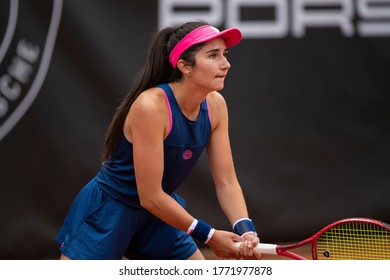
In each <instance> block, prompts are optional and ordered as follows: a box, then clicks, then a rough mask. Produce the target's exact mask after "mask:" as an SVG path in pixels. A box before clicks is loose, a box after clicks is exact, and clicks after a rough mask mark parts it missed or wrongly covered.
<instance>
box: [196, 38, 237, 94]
mask: <svg viewBox="0 0 390 280" xmlns="http://www.w3.org/2000/svg"><path fill="white" fill-rule="evenodd" d="M227 54H228V50H227V49H226V45H225V41H224V40H223V39H222V38H216V39H213V40H211V41H208V42H206V43H205V45H204V46H203V47H202V48H201V49H200V51H199V52H198V53H197V54H196V55H195V61H196V63H195V66H194V67H193V72H192V78H193V79H194V80H195V81H196V82H197V83H198V84H199V85H200V86H202V87H204V88H207V89H209V90H210V91H214V90H217V91H218V90H221V89H223V87H224V82H225V78H226V75H227V73H228V70H229V68H230V63H229V62H228V60H227Z"/></svg>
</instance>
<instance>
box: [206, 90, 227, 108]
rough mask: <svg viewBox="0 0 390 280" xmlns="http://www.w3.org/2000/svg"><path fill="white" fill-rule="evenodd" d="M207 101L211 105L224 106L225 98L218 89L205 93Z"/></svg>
mask: <svg viewBox="0 0 390 280" xmlns="http://www.w3.org/2000/svg"><path fill="white" fill-rule="evenodd" d="M207 103H208V104H210V105H212V106H226V101H225V98H224V97H223V96H222V94H220V93H219V92H218V91H213V92H210V93H209V94H208V95H207Z"/></svg>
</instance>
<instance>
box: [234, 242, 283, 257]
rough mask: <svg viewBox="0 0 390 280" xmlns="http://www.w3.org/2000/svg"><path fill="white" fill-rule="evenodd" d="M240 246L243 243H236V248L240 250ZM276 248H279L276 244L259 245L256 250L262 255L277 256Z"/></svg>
mask: <svg viewBox="0 0 390 280" xmlns="http://www.w3.org/2000/svg"><path fill="white" fill-rule="evenodd" d="M240 244H241V242H236V243H234V246H236V247H237V248H239V247H240ZM276 247H277V245H275V244H268V243H259V244H258V245H257V246H256V248H255V250H258V251H259V252H260V253H262V254H264V255H274V256H275V255H277V252H276Z"/></svg>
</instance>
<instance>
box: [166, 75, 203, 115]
mask: <svg viewBox="0 0 390 280" xmlns="http://www.w3.org/2000/svg"><path fill="white" fill-rule="evenodd" d="M170 85H171V88H172V90H173V94H174V96H175V98H176V102H177V104H178V105H179V108H180V110H181V112H182V113H183V114H184V115H185V116H186V117H187V118H188V119H189V120H196V119H197V118H198V115H199V109H200V104H201V103H202V101H203V100H204V98H205V97H206V96H205V95H202V94H199V92H198V91H196V90H195V88H193V87H191V86H188V85H186V84H184V83H180V82H173V83H171V84H170Z"/></svg>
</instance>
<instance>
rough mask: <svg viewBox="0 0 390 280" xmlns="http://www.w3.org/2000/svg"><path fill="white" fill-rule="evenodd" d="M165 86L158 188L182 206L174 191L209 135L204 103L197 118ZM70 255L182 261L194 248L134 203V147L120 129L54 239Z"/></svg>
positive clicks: (186, 237)
mask: <svg viewBox="0 0 390 280" xmlns="http://www.w3.org/2000/svg"><path fill="white" fill-rule="evenodd" d="M157 87H159V88H161V89H163V90H164V92H165V95H166V101H167V106H168V109H169V113H170V125H171V127H170V132H169V135H168V136H167V138H166V139H165V140H164V173H163V178H162V188H163V190H164V191H165V192H166V193H168V194H169V195H171V196H172V197H173V198H174V199H175V200H176V201H178V202H179V203H180V204H181V205H182V206H183V207H184V206H185V201H184V200H183V199H182V198H181V197H179V196H178V195H177V194H176V193H175V191H176V190H177V188H178V187H179V186H180V185H181V184H182V183H183V181H184V180H185V179H186V178H187V177H188V175H189V173H190V171H191V170H192V168H193V167H194V166H195V164H196V162H197V161H198V159H199V157H200V156H201V154H202V151H203V149H204V147H205V145H206V143H207V142H208V140H209V137H210V133H211V124H210V116H209V111H208V108H207V102H206V100H204V101H203V102H202V103H201V106H200V113H199V117H198V120H197V121H191V120H189V119H187V118H186V117H185V116H184V114H183V113H182V112H181V110H180V108H179V106H178V104H177V102H176V99H175V96H174V95H173V92H172V89H171V88H170V86H169V85H168V84H161V85H158V86H157ZM56 241H57V242H58V243H59V244H60V251H61V252H62V253H63V254H64V255H65V256H67V257H69V258H71V259H122V257H123V256H126V257H128V258H130V259H132V258H133V259H187V258H188V257H190V256H191V255H192V254H193V253H194V252H195V251H196V249H197V246H196V244H195V243H194V241H193V240H192V238H191V237H190V236H189V235H188V234H187V233H185V232H183V231H181V230H178V229H176V228H174V227H172V226H170V225H168V224H166V223H164V222H163V221H161V220H159V219H158V218H156V217H155V216H154V215H152V214H151V213H149V212H148V211H147V210H145V209H144V208H142V206H141V205H140V202H139V197H138V191H137V184H136V178H135V174H134V163H133V146H132V144H131V143H130V142H128V141H127V139H126V138H125V136H124V134H123V133H122V135H121V137H120V140H119V142H118V146H117V147H116V149H115V151H114V153H113V154H112V155H111V157H110V159H109V161H107V162H104V163H103V164H102V167H101V170H100V171H99V173H98V174H97V175H96V176H95V177H94V178H93V179H92V180H91V181H90V182H89V183H88V184H87V185H86V186H85V187H84V188H83V189H82V190H81V191H80V193H79V194H78V195H77V197H76V199H75V201H74V202H73V204H72V207H71V208H70V210H69V213H68V215H67V217H66V219H65V221H64V223H63V225H62V227H61V229H60V232H59V234H58V236H57V238H56Z"/></svg>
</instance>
